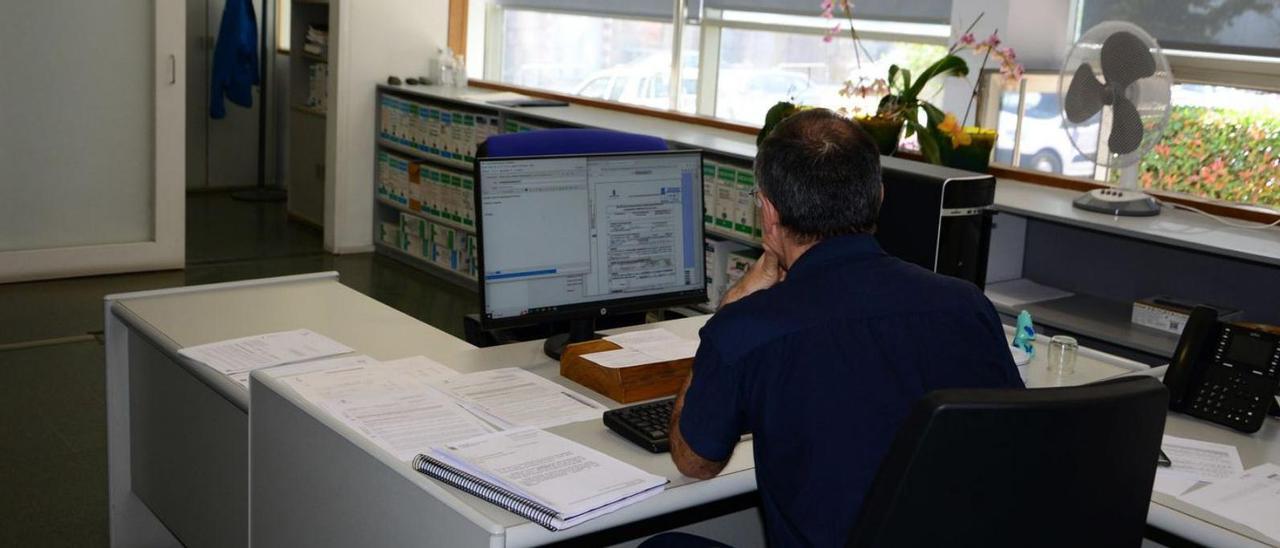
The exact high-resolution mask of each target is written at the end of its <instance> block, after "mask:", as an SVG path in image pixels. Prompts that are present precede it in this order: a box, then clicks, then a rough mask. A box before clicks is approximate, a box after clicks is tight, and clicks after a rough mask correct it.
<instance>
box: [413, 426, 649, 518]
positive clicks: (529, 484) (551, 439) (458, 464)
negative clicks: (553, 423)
mask: <svg viewBox="0 0 1280 548" xmlns="http://www.w3.org/2000/svg"><path fill="white" fill-rule="evenodd" d="M429 453H430V454H420V455H418V456H417V457H416V458H415V459H414V460H413V467H414V469H416V470H417V471H419V472H421V473H423V474H426V475H427V476H429V477H432V478H435V479H437V480H440V481H442V482H444V483H446V484H448V485H451V486H453V487H456V488H458V489H461V490H462V491H465V492H467V493H470V494H472V495H475V496H476V497H479V498H481V499H483V500H485V501H488V502H490V503H492V504H495V505H497V506H500V507H502V508H504V509H506V510H508V511H510V512H512V513H515V514H516V515H519V516H521V517H523V518H526V519H528V520H530V521H532V522H534V523H537V524H538V525H541V526H543V527H546V528H547V529H549V530H552V531H559V530H561V529H567V528H569V527H573V526H575V525H578V524H580V523H582V522H585V521H587V520H590V519H593V518H596V517H599V516H602V515H605V514H608V513H610V512H613V511H615V510H618V509H619V508H623V507H626V506H630V505H632V504H635V503H637V502H640V501H642V500H644V499H647V498H649V497H652V496H654V495H657V494H658V493H661V492H662V490H663V488H664V486H665V485H666V483H667V479H666V478H664V477H661V476H655V475H653V474H649V473H647V472H645V471H643V470H641V469H639V468H636V467H634V466H631V465H629V464H627V463H624V462H622V461H620V460H618V459H615V458H613V457H610V456H608V455H605V454H604V453H601V452H599V451H596V450H594V449H591V448H590V447H586V446H584V445H581V444H578V443H574V442H572V441H569V440H567V439H564V438H562V437H560V436H557V435H555V434H552V433H550V432H546V431H543V430H536V429H529V428H522V429H516V430H507V431H505V432H497V433H494V434H487V435H484V436H479V437H476V438H471V439H469V440H464V441H460V442H456V443H448V444H445V445H441V446H437V447H433V448H432V449H431V451H430V452H429Z"/></svg>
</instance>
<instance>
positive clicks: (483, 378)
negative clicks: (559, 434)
mask: <svg viewBox="0 0 1280 548" xmlns="http://www.w3.org/2000/svg"><path fill="white" fill-rule="evenodd" d="M431 386H432V387H434V388H436V389H437V390H439V391H441V392H443V393H444V394H445V395H447V396H449V397H451V398H454V399H455V400H457V401H458V402H459V403H461V404H462V405H464V406H466V407H467V409H468V410H470V411H472V412H474V413H476V414H477V415H479V416H480V417H481V418H483V419H485V420H487V421H489V422H491V423H493V424H494V425H496V426H499V427H502V428H503V429H506V428H515V427H519V426H532V427H536V428H550V427H552V426H558V425H561V424H568V423H571V422H579V421H585V420H600V416H601V414H603V412H604V410H605V409H606V408H605V406H603V405H600V404H599V403H597V402H595V401H594V400H592V399H591V398H588V397H586V396H583V395H582V394H579V393H577V392H574V391H573V390H570V389H568V388H565V387H563V386H560V385H558V384H556V383H554V382H551V381H549V380H547V379H544V378H542V377H539V376H537V375H535V374H533V373H530V372H528V371H525V370H523V369H518V368H514V367H510V368H506V369H495V370H492V371H481V372H478V373H469V374H465V375H458V376H455V377H449V378H445V379H440V380H436V381H434V382H432V383H431Z"/></svg>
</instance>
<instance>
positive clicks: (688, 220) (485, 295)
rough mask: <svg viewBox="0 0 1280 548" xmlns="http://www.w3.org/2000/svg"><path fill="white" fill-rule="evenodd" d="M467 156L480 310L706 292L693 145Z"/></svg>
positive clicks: (543, 312)
mask: <svg viewBox="0 0 1280 548" xmlns="http://www.w3.org/2000/svg"><path fill="white" fill-rule="evenodd" d="M478 164H479V167H478V168H477V169H478V170H479V178H478V180H479V184H478V185H477V190H476V192H477V194H478V196H477V200H476V203H477V206H478V209H479V211H478V215H479V218H480V223H479V229H480V267H481V269H482V271H481V273H480V275H481V284H480V289H481V292H482V296H481V302H482V306H483V308H484V310H483V315H484V317H485V319H486V320H490V321H491V322H492V321H495V320H507V321H505V322H503V323H508V324H511V323H513V322H512V321H511V320H517V321H518V320H519V319H520V318H521V317H525V318H526V319H529V320H533V319H536V318H538V317H550V316H566V315H569V314H570V313H572V312H573V311H578V312H581V313H583V314H584V315H589V316H595V315H601V314H603V313H605V311H603V310H601V309H602V308H606V306H607V305H608V304H610V303H612V304H617V305H627V306H630V307H631V309H633V310H636V309H640V308H641V307H642V306H643V305H644V304H645V303H646V302H647V303H657V302H659V301H663V300H667V301H669V300H672V299H681V298H683V302H685V303H691V302H697V301H699V300H701V299H702V298H705V294H706V287H705V283H706V282H705V276H704V268H705V263H704V260H703V257H702V154H701V152H699V151H672V152H654V153H630V154H598V155H582V156H544V157H525V158H484V159H481V160H480V161H479V162H478ZM656 306H663V305H656Z"/></svg>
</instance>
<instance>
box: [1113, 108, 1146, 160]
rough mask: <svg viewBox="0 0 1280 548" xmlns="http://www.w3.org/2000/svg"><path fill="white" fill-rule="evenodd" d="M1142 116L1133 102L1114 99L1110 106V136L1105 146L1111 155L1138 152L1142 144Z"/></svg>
mask: <svg viewBox="0 0 1280 548" xmlns="http://www.w3.org/2000/svg"><path fill="white" fill-rule="evenodd" d="M1142 134H1143V129H1142V116H1139V115H1138V108H1137V107H1135V106H1133V102H1132V101H1130V100H1128V99H1126V98H1124V97H1116V102H1115V104H1113V105H1111V135H1110V136H1109V137H1107V146H1108V147H1110V148H1111V152H1112V153H1113V154H1128V153H1130V152H1133V151H1135V150H1138V146H1139V145H1141V144H1142Z"/></svg>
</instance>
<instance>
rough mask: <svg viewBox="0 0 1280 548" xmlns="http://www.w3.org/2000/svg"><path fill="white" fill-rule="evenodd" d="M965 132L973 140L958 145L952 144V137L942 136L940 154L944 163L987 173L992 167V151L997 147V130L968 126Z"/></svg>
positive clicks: (957, 167)
mask: <svg viewBox="0 0 1280 548" xmlns="http://www.w3.org/2000/svg"><path fill="white" fill-rule="evenodd" d="M964 132H965V133H967V134H968V135H969V139H970V140H971V142H970V143H969V144H967V145H960V146H958V147H952V146H951V137H949V136H946V135H942V136H940V138H939V140H938V156H939V159H940V160H941V162H942V165H944V166H947V167H954V168H956V169H963V170H966V171H976V172H978V173H986V172H987V170H988V169H989V168H990V167H991V151H992V150H995V148H996V132H995V130H991V129H982V128H977V127H966V128H964Z"/></svg>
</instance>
